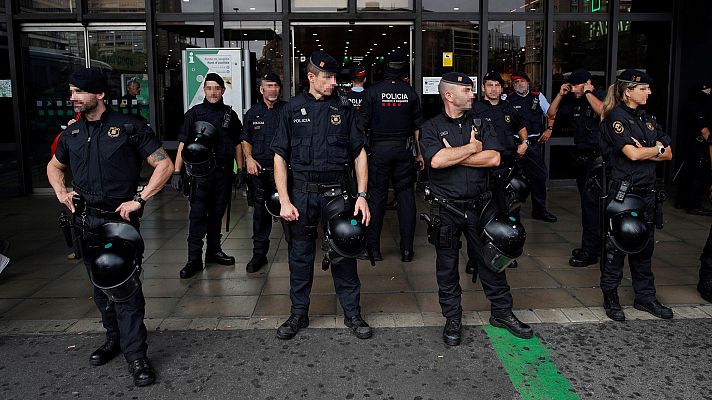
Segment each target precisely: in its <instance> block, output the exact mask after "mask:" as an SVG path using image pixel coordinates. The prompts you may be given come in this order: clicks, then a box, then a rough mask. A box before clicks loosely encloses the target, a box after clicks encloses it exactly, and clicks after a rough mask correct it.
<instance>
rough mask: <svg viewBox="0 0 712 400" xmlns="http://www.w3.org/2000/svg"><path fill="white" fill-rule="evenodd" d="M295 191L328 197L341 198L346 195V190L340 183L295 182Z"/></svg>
mask: <svg viewBox="0 0 712 400" xmlns="http://www.w3.org/2000/svg"><path fill="white" fill-rule="evenodd" d="M293 187H294V190H300V191H302V192H304V193H318V194H323V195H326V196H340V195H341V194H342V193H344V188H343V186H342V185H341V184H340V183H317V182H306V181H298V180H295V181H294V186H293Z"/></svg>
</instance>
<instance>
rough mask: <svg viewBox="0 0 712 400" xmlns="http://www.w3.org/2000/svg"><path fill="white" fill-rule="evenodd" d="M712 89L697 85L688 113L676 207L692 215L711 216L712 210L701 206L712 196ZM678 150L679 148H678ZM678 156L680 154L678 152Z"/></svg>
mask: <svg viewBox="0 0 712 400" xmlns="http://www.w3.org/2000/svg"><path fill="white" fill-rule="evenodd" d="M710 91H712V85H711V84H710V83H708V82H707V83H698V84H696V85H695V86H694V87H693V88H692V90H691V91H690V95H689V99H688V103H687V106H686V107H685V111H686V116H685V117H686V118H685V122H686V127H685V134H684V135H682V139H683V140H681V142H683V143H684V150H685V151H684V152H685V168H684V169H683V170H682V171H680V172H678V177H677V179H678V180H679V182H680V184H679V185H678V196H677V205H678V206H679V207H684V208H686V209H687V213H688V214H692V215H703V216H710V215H712V210H710V209H708V208H705V207H703V206H702V202H703V201H705V202H706V200H707V199H709V196H710V169H711V168H712V161H711V159H712V157H710V153H711V152H712V136H710V130H712V104H711V103H712V96H711V95H710ZM678 149H679V148H678ZM678 154H679V152H678Z"/></svg>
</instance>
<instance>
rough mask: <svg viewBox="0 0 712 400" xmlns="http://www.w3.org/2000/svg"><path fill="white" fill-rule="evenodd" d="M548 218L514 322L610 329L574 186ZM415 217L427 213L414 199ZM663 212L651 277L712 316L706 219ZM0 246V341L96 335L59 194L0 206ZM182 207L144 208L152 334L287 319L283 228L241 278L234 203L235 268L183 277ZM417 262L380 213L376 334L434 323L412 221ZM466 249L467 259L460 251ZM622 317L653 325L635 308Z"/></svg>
mask: <svg viewBox="0 0 712 400" xmlns="http://www.w3.org/2000/svg"><path fill="white" fill-rule="evenodd" d="M549 197H550V209H551V211H552V212H553V213H554V214H556V215H557V216H558V217H559V221H558V222H557V223H555V224H547V223H544V222H541V221H535V220H531V219H529V218H528V211H529V206H528V205H525V206H524V209H523V210H524V212H523V218H524V225H525V227H526V230H527V243H526V246H525V251H524V255H523V256H522V257H521V258H520V259H519V265H520V267H519V268H518V269H516V270H511V269H510V270H508V271H507V277H508V280H509V283H510V285H511V287H512V292H513V296H514V306H515V309H516V313H517V314H518V315H519V316H520V318H522V319H523V320H525V321H526V322H531V323H537V322H555V323H570V322H595V321H605V320H606V318H605V314H604V313H603V309H602V308H601V300H602V299H601V295H600V290H599V289H598V287H597V286H598V276H599V271H598V266H591V267H588V268H572V267H569V266H568V263H567V261H568V258H569V254H570V251H571V249H573V248H574V247H576V246H577V245H578V243H579V241H580V236H581V232H580V223H579V205H578V194H577V193H576V191H575V190H574V189H571V188H562V189H553V190H551V191H550V196H549ZM418 198H419V203H418V206H419V210H421V211H422V210H424V209H425V205H424V203H423V202H422V200H420V199H422V196H421V195H420V194H418ZM670 203H671V202H668V203H667V204H666V207H665V224H666V226H665V228H664V229H663V230H658V231H656V233H655V235H656V248H655V254H654V258H653V270H654V272H655V274H656V284H657V288H658V296H659V298H660V300H661V301H662V302H663V303H666V304H669V305H674V306H675V307H674V309H675V312H676V318H711V317H712V306H711V305H709V304H706V303H704V302H703V300H702V299H701V298H700V297H699V295H698V294H697V291H696V290H695V285H696V283H697V268H698V266H699V261H698V259H697V258H698V257H699V254H700V252H701V250H702V247H703V245H704V243H705V239H706V236H707V232H708V230H709V226H710V223H711V222H712V218H705V217H698V216H690V215H687V214H685V213H682V212H680V211H678V210H675V209H674V208H673V207H672V206H671V204H670ZM0 204H2V207H1V208H0V217H1V218H2V226H0V238H3V239H8V240H10V242H11V245H10V250H9V252H8V253H9V255H10V256H11V258H12V263H11V264H10V266H9V267H8V268H7V269H6V270H5V272H3V273H2V275H0V333H3V332H5V333H32V332H92V331H100V330H102V328H101V324H100V321H99V313H98V311H97V309H96V307H95V306H94V303H93V301H92V299H91V293H92V291H91V286H90V283H89V281H88V279H87V277H86V271H85V269H84V266H83V264H82V263H81V262H77V261H74V260H68V259H67V258H66V255H67V254H68V253H69V252H70V250H69V249H68V248H66V247H65V245H64V240H63V238H62V236H61V233H60V231H59V229H58V228H57V223H56V213H57V212H58V211H59V210H60V209H61V208H60V206H59V204H58V203H57V202H56V201H55V199H54V197H50V196H40V195H36V196H30V197H22V198H13V199H3V200H2V201H1V203H0ZM187 210H188V205H187V202H186V200H185V199H184V198H183V197H182V196H179V195H177V194H176V193H175V192H173V191H171V190H170V189H166V190H165V191H164V193H162V194H160V195H159V196H158V197H157V198H156V199H155V200H153V201H151V202H149V205H148V207H147V210H146V213H145V215H144V219H143V223H142V229H141V232H142V234H143V237H144V239H145V242H146V252H145V255H144V256H145V258H144V274H143V290H144V293H145V295H146V297H147V307H146V312H147V316H146V317H147V320H146V323H147V326H148V327H149V329H164V330H184V329H195V330H199V329H251V328H265V329H267V328H269V329H271V328H275V327H276V326H277V325H278V324H279V323H280V322H281V321H282V320H283V319H284V317H285V316H286V315H287V314H288V313H289V270H288V264H287V246H286V243H285V242H284V240H283V239H282V238H281V227H280V225H279V224H277V223H275V224H274V229H273V232H272V246H271V249H270V252H269V254H268V258H269V260H270V263H269V265H268V266H267V267H266V268H264V269H263V270H262V271H260V272H259V273H256V274H247V273H246V272H245V264H246V262H247V261H248V260H249V259H250V257H251V246H252V244H251V239H250V237H251V229H252V227H251V213H250V212H249V210H248V209H247V207H246V204H245V200H244V198H241V197H239V196H238V199H236V200H235V201H234V202H233V209H232V216H231V230H230V232H228V233H227V234H226V235H225V236H224V238H223V239H224V242H223V249H224V250H225V251H226V252H227V253H229V254H232V255H234V256H235V257H236V259H237V265H236V266H234V267H232V266H231V267H224V266H218V265H209V266H208V267H207V268H206V270H204V271H203V273H202V274H199V275H197V276H196V277H194V278H192V279H188V280H181V279H179V278H178V271H179V270H180V268H182V266H183V264H184V263H185V257H186V241H185V239H186V236H187ZM416 235H417V236H416V247H415V254H416V257H415V261H414V262H412V263H402V262H400V257H399V254H398V243H397V240H398V238H397V236H398V230H397V218H396V216H395V215H394V213H392V212H389V213H388V214H387V220H386V223H385V231H384V234H383V237H382V244H381V249H382V252H383V254H384V261H383V262H380V263H377V265H376V267H371V266H370V265H368V264H367V263H366V262H365V261H359V274H360V276H361V282H362V296H361V299H362V311H363V313H364V314H365V317H366V319H367V320H368V321H369V322H370V323H371V324H372V325H374V326H377V327H399V326H429V325H441V324H442V323H443V322H444V319H443V318H442V317H441V315H440V307H439V305H438V299H437V284H436V281H435V272H434V260H435V251H434V249H433V247H432V246H430V245H429V244H428V243H427V239H426V236H425V224H424V223H423V222H418V225H417V232H416ZM463 251H464V250H463ZM320 261H321V257H320V255H319V254H317V258H316V264H317V265H316V267H315V278H314V287H313V289H312V296H311V299H312V304H311V310H310V315H311V316H312V321H311V325H310V326H312V327H326V328H329V327H331V328H333V327H340V326H343V325H342V323H341V317H340V316H341V307H340V306H339V305H338V301H337V299H336V296H335V294H334V289H333V283H332V280H331V277H330V274H329V272H328V271H327V272H324V271H322V270H321V268H320V264H321V263H320ZM465 262H466V259H465V257H464V253H462V257H461V261H460V264H461V285H462V288H463V296H462V302H463V308H464V310H465V321H464V322H465V323H466V324H470V325H475V324H482V323H483V322H486V321H487V319H488V312H487V311H486V310H488V309H489V306H488V302H487V300H486V298H485V297H484V295H483V293H482V288H481V286H480V284H479V283H476V284H473V283H471V282H470V276H469V275H465V274H464V264H465ZM621 300H622V302H623V304H624V305H626V306H630V305H631V304H632V300H633V296H632V289H631V284H630V273H629V271H627V270H626V273H625V279H624V282H623V285H622V288H621ZM626 314H627V316H628V317H629V319H648V318H652V317H650V316H649V315H647V314H644V313H641V312H638V311H636V310H634V309H632V307H627V308H626Z"/></svg>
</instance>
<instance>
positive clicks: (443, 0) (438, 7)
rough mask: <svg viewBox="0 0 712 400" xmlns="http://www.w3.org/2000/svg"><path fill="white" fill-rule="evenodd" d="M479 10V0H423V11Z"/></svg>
mask: <svg viewBox="0 0 712 400" xmlns="http://www.w3.org/2000/svg"><path fill="white" fill-rule="evenodd" d="M479 10H480V2H479V1H472V0H423V12H477V11H479Z"/></svg>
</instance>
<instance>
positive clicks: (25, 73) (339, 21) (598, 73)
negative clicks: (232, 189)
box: [0, 0, 679, 192]
mask: <svg viewBox="0 0 712 400" xmlns="http://www.w3.org/2000/svg"><path fill="white" fill-rule="evenodd" d="M678 1H679V0H678ZM674 3H675V1H664V0H500V1H494V0H488V1H480V0H387V1H386V0H289V1H288V2H284V1H283V0H222V1H220V2H216V1H214V0H166V1H163V0H161V1H159V0H152V1H148V2H147V1H145V0H19V1H17V2H13V9H12V10H6V11H7V12H8V13H10V14H8V21H9V22H11V23H12V24H13V25H12V26H16V27H18V29H17V32H18V33H17V34H16V37H17V38H16V39H15V41H16V42H17V43H16V44H15V46H14V48H15V49H18V50H16V53H17V54H16V58H17V60H18V61H17V62H16V63H17V64H18V65H16V66H15V69H16V70H19V71H21V74H20V76H21V77H22V79H23V80H22V82H19V83H16V82H11V84H13V85H15V86H17V87H21V88H23V96H22V99H23V100H22V102H23V104H20V105H19V106H20V109H21V115H20V116H19V118H20V120H22V121H24V122H22V124H21V125H22V130H21V132H20V133H18V135H16V136H12V135H10V136H8V134H4V136H0V153H1V154H2V156H3V157H2V158H3V161H2V162H0V192H1V191H2V188H4V187H7V185H6V184H5V181H4V179H6V177H7V173H8V172H9V173H10V174H11V175H12V174H15V175H17V171H16V169H17V168H18V167H17V165H18V164H17V163H15V164H13V163H14V162H15V161H14V160H17V159H22V158H27V159H29V160H30V163H29V164H30V165H31V169H32V170H31V171H23V172H24V174H25V175H31V176H32V187H31V188H29V189H28V188H26V187H24V188H21V191H22V190H24V191H27V190H32V188H40V187H44V186H46V184H47V183H46V178H45V177H44V172H43V171H44V164H45V163H46V160H47V159H48V157H49V146H50V144H51V142H52V140H53V139H54V136H55V135H56V132H58V131H59V127H60V126H61V125H62V124H63V123H66V120H67V119H68V118H69V117H71V114H72V111H71V108H70V107H69V105H68V103H67V94H68V93H67V90H66V80H67V77H68V76H69V74H71V72H72V71H73V70H74V69H75V68H78V67H80V66H85V65H92V66H97V67H99V68H102V70H104V71H105V72H106V73H107V76H109V78H110V82H111V92H112V93H111V96H110V100H109V101H110V102H111V103H110V104H111V105H112V106H114V107H116V108H118V109H120V110H121V111H123V112H126V113H131V114H133V115H138V116H141V117H142V118H145V119H146V120H147V121H149V122H151V123H152V124H153V127H154V129H155V130H156V132H157V133H158V135H159V136H160V137H161V138H162V139H163V140H165V141H167V142H169V143H171V142H172V141H174V140H175V138H176V135H177V132H178V130H179V129H180V124H181V121H182V116H183V98H182V97H183V93H182V92H183V82H182V68H183V65H182V59H181V54H182V51H183V50H185V49H190V48H215V47H226V48H236V49H237V48H239V49H245V50H246V52H244V53H243V54H244V55H246V56H247V57H249V60H248V61H249V62H248V63H247V65H250V70H249V82H248V85H249V87H248V88H247V89H248V90H252V96H251V97H250V98H251V99H253V100H254V99H256V98H258V93H257V88H256V86H257V85H256V83H257V80H258V77H259V76H261V75H263V74H264V73H266V72H268V71H274V72H276V73H277V74H278V75H279V76H280V77H281V78H282V80H283V82H284V88H285V90H284V92H285V93H284V96H285V97H288V96H289V95H292V94H294V93H296V92H297V91H298V90H299V89H300V87H301V85H300V83H303V82H302V81H303V78H304V74H303V70H304V66H305V63H306V59H307V57H308V56H309V54H310V53H311V52H312V51H314V50H317V49H323V50H325V51H327V52H329V53H330V54H332V55H333V56H334V57H335V58H337V59H338V60H339V61H341V62H342V63H343V64H344V72H345V74H344V76H343V77H341V79H340V85H343V86H344V87H346V86H348V85H349V84H350V81H349V79H348V76H347V75H346V74H347V73H348V70H349V69H350V68H351V67H353V66H354V65H357V64H361V65H363V66H365V67H366V68H367V70H368V81H369V82H371V83H373V82H375V81H378V80H379V79H380V78H381V77H382V73H383V57H385V55H387V53H388V52H389V51H391V50H394V49H397V48H401V49H403V50H405V51H406V53H407V54H408V55H409V57H410V59H411V61H412V62H411V65H410V71H409V72H410V74H409V75H410V82H411V84H412V85H413V86H414V88H415V89H416V91H417V92H418V93H420V94H421V98H422V103H423V107H424V112H425V114H426V116H432V115H435V114H437V113H438V112H440V110H441V107H442V103H441V101H440V98H439V96H438V95H437V94H433V93H431V90H429V89H426V86H428V85H432V81H433V79H437V78H438V77H439V76H440V75H442V74H443V73H445V72H448V71H461V72H465V73H467V74H468V75H470V76H472V77H474V78H475V79H477V82H478V87H477V88H475V89H476V90H477V91H478V92H479V91H480V88H479V84H480V83H481V76H482V75H483V74H484V72H486V71H488V70H497V71H499V72H500V73H501V74H502V76H503V78H504V79H505V81H506V82H505V85H506V86H508V85H509V83H510V82H509V79H510V78H509V77H510V75H511V73H512V72H514V71H517V70H523V71H525V72H526V73H527V74H528V75H529V76H530V77H531V78H532V81H533V82H532V83H533V87H534V88H535V89H538V90H541V91H542V92H544V93H545V94H546V95H547V97H549V98H550V97H552V96H551V95H552V94H555V93H556V92H557V91H558V88H559V86H560V85H561V83H562V82H563V81H564V79H565V78H566V76H567V75H568V74H569V73H570V72H571V71H573V70H574V69H576V68H579V67H585V68H587V69H588V70H590V71H591V72H592V74H593V76H594V79H593V80H594V84H595V85H596V86H598V87H601V88H605V86H606V85H607V84H609V83H610V82H611V81H612V80H613V79H614V78H615V76H614V72H616V71H618V72H619V71H620V70H622V69H624V68H638V69H641V70H645V71H647V72H648V73H650V74H651V75H652V76H653V77H654V78H655V81H656V82H655V85H654V86H653V93H654V94H653V96H651V100H650V103H649V105H648V108H649V109H650V111H651V112H652V113H653V114H655V115H656V116H657V118H658V120H659V121H661V122H662V123H663V124H664V125H665V126H668V127H669V126H670V124H671V122H672V119H673V118H676V115H677V114H676V111H674V110H672V109H671V107H670V102H671V97H672V93H671V91H673V90H675V89H674V81H671V80H672V79H677V78H675V72H674V71H671V66H672V65H674V63H673V62H672V61H673V58H672V54H674V51H673V49H672V42H671V38H672V37H674V32H673V30H674V29H675V27H676V25H675V24H674V23H673V20H674V18H675V15H673V13H672V12H673V5H674ZM0 4H5V2H2V3H0ZM216 4H219V5H220V6H219V7H220V9H217V10H216V9H214V7H215V5H216ZM0 7H1V6H0ZM614 7H615V11H616V12H615V13H614V12H613V8H614ZM548 10H551V14H547V12H548ZM80 12H81V14H82V15H78V14H79V13H80ZM0 13H2V9H1V8H0ZM37 14H42V20H41V22H40V21H38V19H37ZM112 16H113V17H112ZM616 16H617V17H616ZM614 18H617V19H614ZM154 21H155V22H154ZM148 24H153V25H152V26H151V25H148ZM147 26H149V28H148V29H147ZM0 28H2V29H0V35H2V34H3V33H2V32H4V29H6V27H5V26H1V27H0ZM149 32H150V34H151V35H152V37H149V36H148V33H149ZM0 39H2V40H5V41H7V37H6V36H0ZM2 45H3V42H0V46H2ZM653 46H654V49H655V51H652V50H651V49H652V48H653ZM20 49H21V50H20ZM0 51H3V52H6V53H7V52H8V51H9V48H8V46H7V45H5V46H2V47H0ZM0 56H2V57H3V58H4V59H8V58H9V57H8V56H7V55H5V54H4V53H3V54H0ZM11 67H12V66H11ZM12 70H13V68H6V67H5V66H2V67H0V75H2V76H0V83H2V84H3V85H4V82H5V81H8V80H11V79H10V78H11V75H13V74H12V73H11V71H12ZM13 76H14V75H13ZM246 76H247V75H245V77H246ZM12 79H14V77H13V78H12ZM4 87H5V86H2V88H4ZM428 87H429V88H432V86H428ZM129 88H130V89H131V91H133V93H135V94H131V96H133V97H131V96H129ZM134 97H135V98H134ZM13 101H14V100H13V99H12V98H10V97H0V107H2V110H3V113H4V114H6V115H11V116H13V117H14V115H13V113H12V112H6V111H5V110H6V109H7V110H8V111H11V110H12V106H13V104H14V103H13ZM151 110H155V114H151ZM0 135H3V134H0ZM17 137H22V138H24V140H23V143H26V145H25V146H23V148H25V149H27V150H26V153H27V154H23V155H20V156H16V157H5V155H8V154H9V155H11V154H12V151H13V149H14V148H15V146H14V142H15V141H16V140H17ZM11 142H12V143H11ZM550 144H551V146H550V148H551V150H550V158H551V167H552V172H551V177H552V179H568V178H570V177H569V176H567V173H568V172H567V171H570V170H571V168H570V166H569V165H567V164H566V161H563V158H562V157H560V156H559V155H560V154H564V153H566V152H567V151H568V150H569V149H568V146H570V145H571V144H572V138H571V137H569V136H566V134H563V135H560V136H559V137H555V138H553V139H552V141H551V142H550ZM8 151H9V152H10V153H7V152H8ZM8 159H10V160H11V161H10V162H5V160H8ZM561 163H563V164H561ZM559 164H561V165H559ZM20 165H21V164H20ZM12 168H15V171H14V172H13V170H12ZM19 185H20V186H22V185H24V183H19ZM25 186H26V185H25Z"/></svg>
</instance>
